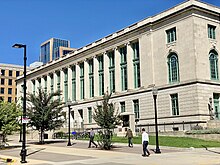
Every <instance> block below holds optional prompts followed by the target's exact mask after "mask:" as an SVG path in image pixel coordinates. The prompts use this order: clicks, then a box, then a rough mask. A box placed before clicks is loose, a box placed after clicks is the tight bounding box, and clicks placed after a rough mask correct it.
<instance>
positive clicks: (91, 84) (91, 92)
mask: <svg viewBox="0 0 220 165" xmlns="http://www.w3.org/2000/svg"><path fill="white" fill-rule="evenodd" d="M88 63H89V95H90V97H94V73H93V72H94V68H93V59H90V60H89V61H88Z"/></svg>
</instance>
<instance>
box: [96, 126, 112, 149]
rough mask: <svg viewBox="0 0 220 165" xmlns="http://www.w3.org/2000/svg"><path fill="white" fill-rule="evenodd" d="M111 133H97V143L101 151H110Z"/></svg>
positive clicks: (106, 131)
mask: <svg viewBox="0 0 220 165" xmlns="http://www.w3.org/2000/svg"><path fill="white" fill-rule="evenodd" d="M112 136H113V134H112V131H110V130H108V129H104V130H102V131H99V132H98V135H97V136H96V137H97V142H98V144H99V146H100V147H101V148H102V149H105V150H110V149H111V147H112Z"/></svg>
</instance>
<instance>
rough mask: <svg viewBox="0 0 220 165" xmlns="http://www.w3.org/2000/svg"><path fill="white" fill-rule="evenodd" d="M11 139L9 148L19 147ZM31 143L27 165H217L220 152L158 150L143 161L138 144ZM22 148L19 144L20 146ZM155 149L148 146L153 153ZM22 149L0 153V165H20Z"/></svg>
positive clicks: (215, 150) (214, 149)
mask: <svg viewBox="0 0 220 165" xmlns="http://www.w3.org/2000/svg"><path fill="white" fill-rule="evenodd" d="M16 141H17V139H16V138H15V139H13V141H11V142H10V145H17V144H19V143H18V142H16ZM33 142H34V141H33V140H32V141H28V142H27V157H26V160H27V162H28V163H26V164H28V165H87V164H88V165H102V164H105V165H146V164H149V165H219V164H220V148H211V149H208V150H206V149H190V148H188V149H182V148H174V147H163V146H161V147H160V149H161V152H162V153H161V154H155V153H154V152H153V151H152V150H151V151H150V152H151V155H150V157H142V156H141V154H142V146H141V145H140V144H136V145H134V147H133V148H129V147H128V146H127V144H119V143H116V144H114V146H116V147H114V148H113V149H112V150H110V151H105V150H100V149H99V148H87V147H88V142H87V141H79V140H74V141H72V142H73V145H72V146H67V141H54V143H49V144H45V145H36V144H33ZM19 145H20V146H21V144H19ZM154 148H155V146H149V149H154ZM20 151H21V147H19V148H14V149H8V150H0V158H1V160H2V161H0V165H4V164H6V163H4V162H3V159H6V158H11V159H13V160H14V162H13V163H11V164H20V155H19V153H20Z"/></svg>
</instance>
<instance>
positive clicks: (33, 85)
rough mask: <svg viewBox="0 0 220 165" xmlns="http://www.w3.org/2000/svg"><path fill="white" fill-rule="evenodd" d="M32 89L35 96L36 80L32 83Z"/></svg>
mask: <svg viewBox="0 0 220 165" xmlns="http://www.w3.org/2000/svg"><path fill="white" fill-rule="evenodd" d="M32 87H33V94H34V95H35V91H36V83H35V80H33V81H32Z"/></svg>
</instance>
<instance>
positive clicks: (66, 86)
mask: <svg viewBox="0 0 220 165" xmlns="http://www.w3.org/2000/svg"><path fill="white" fill-rule="evenodd" d="M63 73H64V101H65V102H66V101H67V100H68V69H64V70H63Z"/></svg>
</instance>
